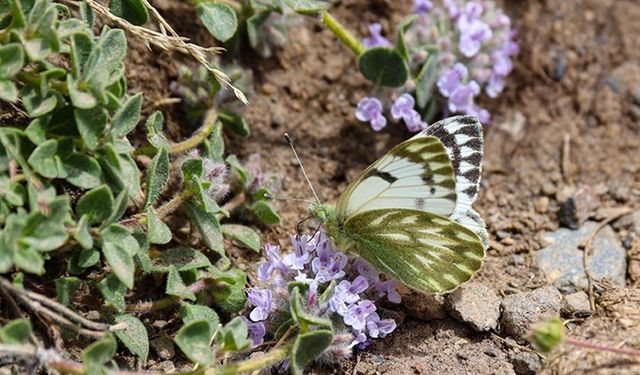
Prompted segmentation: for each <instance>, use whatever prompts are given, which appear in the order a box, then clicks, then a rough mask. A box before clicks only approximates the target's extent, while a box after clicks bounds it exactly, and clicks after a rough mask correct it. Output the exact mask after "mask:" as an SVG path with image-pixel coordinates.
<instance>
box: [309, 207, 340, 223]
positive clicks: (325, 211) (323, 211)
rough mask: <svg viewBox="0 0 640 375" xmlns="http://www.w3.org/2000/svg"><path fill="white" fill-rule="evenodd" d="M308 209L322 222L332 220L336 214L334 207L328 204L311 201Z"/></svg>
mask: <svg viewBox="0 0 640 375" xmlns="http://www.w3.org/2000/svg"><path fill="white" fill-rule="evenodd" d="M309 211H310V212H311V215H313V217H315V218H317V219H318V220H320V221H321V222H322V223H323V224H325V223H327V222H329V221H332V219H335V216H336V208H335V206H333V205H330V204H321V203H312V204H311V206H310V207H309Z"/></svg>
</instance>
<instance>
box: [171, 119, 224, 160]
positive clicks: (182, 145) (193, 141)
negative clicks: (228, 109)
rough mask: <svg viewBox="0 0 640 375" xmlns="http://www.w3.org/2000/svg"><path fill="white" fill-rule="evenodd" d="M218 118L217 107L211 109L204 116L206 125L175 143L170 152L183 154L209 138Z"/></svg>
mask: <svg viewBox="0 0 640 375" xmlns="http://www.w3.org/2000/svg"><path fill="white" fill-rule="evenodd" d="M217 118H218V112H217V111H216V110H215V109H213V108H212V109H210V110H208V111H207V113H206V114H205V116H204V125H203V126H202V128H201V129H200V130H199V131H197V132H196V133H194V134H193V135H192V136H191V137H189V138H187V139H185V140H184V141H182V142H178V143H175V144H173V145H171V147H170V148H169V153H170V154H181V153H183V152H185V151H188V150H190V149H192V148H194V147H197V146H198V145H199V144H200V143H202V141H204V140H205V139H207V137H208V136H209V134H211V132H212V131H213V129H214V127H215V124H216V120H217Z"/></svg>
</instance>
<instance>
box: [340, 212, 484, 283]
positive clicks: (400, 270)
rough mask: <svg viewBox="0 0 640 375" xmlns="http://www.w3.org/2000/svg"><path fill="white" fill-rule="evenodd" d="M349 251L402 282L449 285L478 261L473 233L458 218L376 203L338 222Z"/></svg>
mask: <svg viewBox="0 0 640 375" xmlns="http://www.w3.org/2000/svg"><path fill="white" fill-rule="evenodd" d="M343 233H345V234H346V236H347V237H348V238H349V240H350V241H349V243H350V244H351V248H350V251H352V252H354V253H356V254H358V255H359V256H361V257H362V258H364V259H365V260H367V261H368V262H369V263H371V264H372V265H373V266H374V267H376V268H377V269H378V270H380V271H382V272H384V273H386V274H387V275H389V276H390V277H393V278H395V279H397V280H399V281H400V282H402V283H403V284H405V285H407V286H408V287H410V288H412V289H415V290H418V291H421V292H427V293H442V292H446V291H450V290H452V289H454V288H455V287H457V286H458V285H460V284H462V283H463V282H465V281H467V280H469V279H470V278H471V277H472V276H473V274H474V273H475V272H476V271H478V270H479V269H480V267H481V266H482V259H483V258H484V247H483V245H482V242H481V240H480V238H479V237H478V235H477V234H476V233H475V232H473V231H471V230H469V229H467V228H465V227H464V226H462V225H461V224H459V223H457V222H455V221H453V220H449V219H447V218H444V217H442V216H438V215H434V214H431V213H428V212H423V211H418V210H404V209H377V210H369V211H365V212H361V213H358V214H356V215H355V216H352V217H350V218H349V219H348V220H347V221H346V222H345V223H344V226H343Z"/></svg>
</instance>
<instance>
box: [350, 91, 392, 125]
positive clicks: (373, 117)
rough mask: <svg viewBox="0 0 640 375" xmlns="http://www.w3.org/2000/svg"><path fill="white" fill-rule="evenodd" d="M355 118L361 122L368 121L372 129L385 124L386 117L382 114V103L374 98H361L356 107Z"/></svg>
mask: <svg viewBox="0 0 640 375" xmlns="http://www.w3.org/2000/svg"><path fill="white" fill-rule="evenodd" d="M356 118H357V119H358V120H360V121H362V122H367V121H368V122H369V123H370V124H371V128H372V129H373V130H374V131H379V130H381V129H382V128H384V127H385V126H387V119H386V118H385V117H384V116H383V115H382V103H381V102H380V100H378V99H376V98H369V97H364V98H362V99H361V100H360V102H359V103H358V107H357V108H356Z"/></svg>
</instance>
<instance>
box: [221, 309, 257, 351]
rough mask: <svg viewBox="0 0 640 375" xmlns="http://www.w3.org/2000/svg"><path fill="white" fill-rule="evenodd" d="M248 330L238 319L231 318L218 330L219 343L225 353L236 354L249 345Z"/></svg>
mask: <svg viewBox="0 0 640 375" xmlns="http://www.w3.org/2000/svg"><path fill="white" fill-rule="evenodd" d="M248 336H249V330H248V329H247V325H246V324H245V323H244V322H243V321H242V319H240V317H236V318H233V319H232V320H231V321H230V322H229V323H227V325H225V326H224V327H222V329H221V330H220V342H221V343H222V346H223V348H224V350H225V351H230V352H237V351H240V350H242V349H246V348H248V347H249V346H250V345H251V340H249V337H248Z"/></svg>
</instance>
